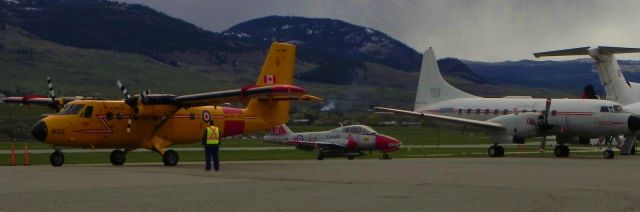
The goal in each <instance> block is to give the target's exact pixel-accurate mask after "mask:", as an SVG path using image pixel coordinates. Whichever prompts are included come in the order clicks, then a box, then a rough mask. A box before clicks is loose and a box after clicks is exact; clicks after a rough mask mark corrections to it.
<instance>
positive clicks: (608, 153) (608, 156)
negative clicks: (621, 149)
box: [602, 149, 615, 159]
mask: <svg viewBox="0 0 640 212" xmlns="http://www.w3.org/2000/svg"><path fill="white" fill-rule="evenodd" d="M613 156H615V153H613V150H611V149H607V150H605V151H604V152H602V158H604V159H613Z"/></svg>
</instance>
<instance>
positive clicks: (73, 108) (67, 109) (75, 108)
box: [57, 104, 84, 115]
mask: <svg viewBox="0 0 640 212" xmlns="http://www.w3.org/2000/svg"><path fill="white" fill-rule="evenodd" d="M83 107H84V104H66V105H65V106H64V107H63V108H62V110H60V112H59V113H57V114H58V115H75V114H78V113H79V112H80V111H81V110H82V108H83Z"/></svg>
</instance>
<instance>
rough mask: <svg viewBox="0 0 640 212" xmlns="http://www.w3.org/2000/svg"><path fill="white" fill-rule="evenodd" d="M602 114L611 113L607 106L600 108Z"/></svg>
mask: <svg viewBox="0 0 640 212" xmlns="http://www.w3.org/2000/svg"><path fill="white" fill-rule="evenodd" d="M600 112H609V108H608V107H607V106H603V107H600Z"/></svg>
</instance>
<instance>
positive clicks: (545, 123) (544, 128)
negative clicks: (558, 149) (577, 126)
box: [538, 98, 553, 153]
mask: <svg viewBox="0 0 640 212" xmlns="http://www.w3.org/2000/svg"><path fill="white" fill-rule="evenodd" d="M549 109H551V98H547V101H546V104H545V110H544V113H543V114H542V120H541V121H539V122H538V127H539V130H540V134H542V142H540V152H541V153H542V152H544V146H545V144H546V142H547V134H548V133H549V130H551V129H552V128H553V125H550V124H549Z"/></svg>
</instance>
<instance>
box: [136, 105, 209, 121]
mask: <svg viewBox="0 0 640 212" xmlns="http://www.w3.org/2000/svg"><path fill="white" fill-rule="evenodd" d="M177 109H178V108H177V107H176V106H174V105H145V104H138V112H137V113H135V116H136V117H139V118H158V117H160V116H163V115H165V114H172V113H174V112H175V111H176V110H177ZM194 115H195V114H194ZM198 115H199V114H198ZM194 118H195V116H194Z"/></svg>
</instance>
